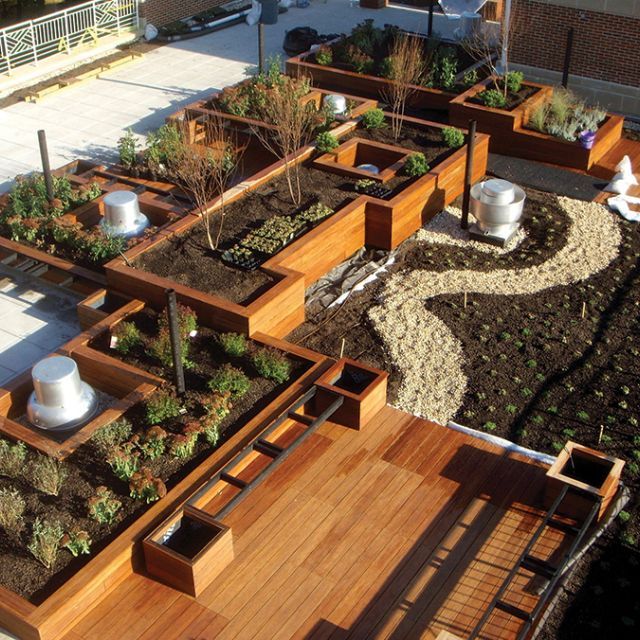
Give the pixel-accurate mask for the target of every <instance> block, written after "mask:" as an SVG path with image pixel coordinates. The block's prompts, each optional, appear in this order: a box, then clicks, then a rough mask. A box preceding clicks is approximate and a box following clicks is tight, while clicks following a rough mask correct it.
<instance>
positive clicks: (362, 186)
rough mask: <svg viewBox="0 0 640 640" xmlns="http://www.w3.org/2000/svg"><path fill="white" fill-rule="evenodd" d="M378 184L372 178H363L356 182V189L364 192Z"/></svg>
mask: <svg viewBox="0 0 640 640" xmlns="http://www.w3.org/2000/svg"><path fill="white" fill-rule="evenodd" d="M376 184H378V183H377V182H376V181H375V180H372V179H371V178H361V179H360V180H358V181H357V182H356V184H355V189H356V191H357V192H358V193H364V192H365V191H366V190H367V189H369V188H370V187H373V186H375V185H376Z"/></svg>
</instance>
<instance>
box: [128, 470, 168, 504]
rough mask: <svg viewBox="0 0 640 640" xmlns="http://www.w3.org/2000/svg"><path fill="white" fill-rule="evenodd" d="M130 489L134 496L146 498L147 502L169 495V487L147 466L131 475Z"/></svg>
mask: <svg viewBox="0 0 640 640" xmlns="http://www.w3.org/2000/svg"><path fill="white" fill-rule="evenodd" d="M129 491H130V495H131V497H132V498H134V499H135V500H144V501H145V502H146V503H147V504H149V503H150V502H155V501H156V500H160V498H164V497H165V496H166V495H167V487H166V486H165V484H164V482H162V480H161V479H160V478H156V477H155V476H154V475H153V474H152V473H151V471H150V470H149V469H147V467H144V468H142V469H140V471H137V472H136V473H134V474H133V475H132V476H131V481H130V482H129Z"/></svg>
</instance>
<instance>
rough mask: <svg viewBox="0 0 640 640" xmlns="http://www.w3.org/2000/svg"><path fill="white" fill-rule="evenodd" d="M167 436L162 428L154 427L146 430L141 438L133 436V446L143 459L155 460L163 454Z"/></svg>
mask: <svg viewBox="0 0 640 640" xmlns="http://www.w3.org/2000/svg"><path fill="white" fill-rule="evenodd" d="M167 435H168V434H167V432H166V431H165V430H164V429H163V428H162V427H158V426H157V425H156V426H155V427H150V428H149V429H147V430H146V431H145V432H144V434H143V435H142V436H135V440H134V444H135V445H136V446H137V447H138V449H140V451H141V452H142V455H143V456H145V458H148V459H149V460H155V459H156V458H159V457H160V456H161V455H162V454H163V453H164V450H165V447H166V441H167Z"/></svg>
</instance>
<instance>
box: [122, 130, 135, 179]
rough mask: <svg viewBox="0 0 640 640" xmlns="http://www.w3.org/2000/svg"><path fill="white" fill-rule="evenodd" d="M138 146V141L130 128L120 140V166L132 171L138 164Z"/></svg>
mask: <svg viewBox="0 0 640 640" xmlns="http://www.w3.org/2000/svg"><path fill="white" fill-rule="evenodd" d="M137 146H138V141H137V140H136V137H135V136H134V135H133V131H132V130H131V129H130V128H129V129H127V130H126V132H125V134H124V135H123V136H122V137H121V138H120V139H119V140H118V153H119V155H120V164H121V165H122V166H123V167H125V169H131V168H132V167H134V166H135V165H136V162H137Z"/></svg>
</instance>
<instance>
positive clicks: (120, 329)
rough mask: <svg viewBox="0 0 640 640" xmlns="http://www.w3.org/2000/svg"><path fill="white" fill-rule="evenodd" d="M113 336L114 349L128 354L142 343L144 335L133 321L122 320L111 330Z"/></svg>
mask: <svg viewBox="0 0 640 640" xmlns="http://www.w3.org/2000/svg"><path fill="white" fill-rule="evenodd" d="M111 335H112V337H113V338H115V345H114V347H113V348H114V349H115V350H116V351H117V352H118V353H121V354H122V355H127V354H128V353H129V352H130V351H131V349H134V348H135V347H137V346H138V345H141V344H142V335H141V334H140V330H139V329H138V327H136V325H135V324H134V323H133V322H127V321H125V322H121V323H120V324H118V325H116V327H115V328H114V330H113V331H112V332H111Z"/></svg>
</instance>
